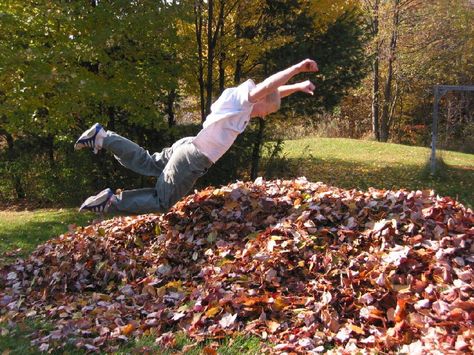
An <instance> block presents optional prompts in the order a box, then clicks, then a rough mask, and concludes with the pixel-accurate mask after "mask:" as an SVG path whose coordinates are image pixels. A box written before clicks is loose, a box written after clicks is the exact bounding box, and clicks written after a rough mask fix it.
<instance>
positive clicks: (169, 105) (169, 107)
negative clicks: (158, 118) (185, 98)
mask: <svg viewBox="0 0 474 355" xmlns="http://www.w3.org/2000/svg"><path fill="white" fill-rule="evenodd" d="M175 100H176V90H175V89H172V90H170V91H169V92H168V97H167V98H166V109H165V112H166V115H167V116H168V127H170V128H171V127H173V126H175V125H176V118H175V115H174V102H175Z"/></svg>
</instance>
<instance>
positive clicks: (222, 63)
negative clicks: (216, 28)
mask: <svg viewBox="0 0 474 355" xmlns="http://www.w3.org/2000/svg"><path fill="white" fill-rule="evenodd" d="M220 36H221V38H223V37H224V25H222V26H221V30H220ZM225 59H226V54H225V50H224V46H223V45H222V44H221V46H220V52H219V94H222V92H223V91H224V88H225Z"/></svg>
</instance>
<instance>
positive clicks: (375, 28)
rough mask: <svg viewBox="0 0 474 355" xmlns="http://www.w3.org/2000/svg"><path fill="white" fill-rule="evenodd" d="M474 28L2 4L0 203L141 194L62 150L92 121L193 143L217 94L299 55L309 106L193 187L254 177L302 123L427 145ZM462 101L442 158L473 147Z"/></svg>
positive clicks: (423, 20)
mask: <svg viewBox="0 0 474 355" xmlns="http://www.w3.org/2000/svg"><path fill="white" fill-rule="evenodd" d="M473 17H474V9H473V7H472V6H471V5H469V2H468V1H464V0H456V1H454V2H453V1H447V0H436V1H430V2H426V1H420V0H394V1H379V0H359V1H355V0H354V1H350V0H338V1H326V0H320V1H299V0H288V1H283V0H273V1H270V0H256V1H248V0H212V1H211V0H207V1H204V0H182V1H178V0H174V1H164V0H163V1H156V0H154V1H151V0H144V1H136V2H130V1H113V2H109V1H89V2H62V1H41V0H40V1H34V2H33V1H27V2H26V3H25V1H7V2H2V4H0V26H1V31H0V174H1V180H0V199H1V200H4V201H10V200H15V199H18V198H29V199H31V200H35V201H40V202H57V201H62V202H64V201H65V202H66V203H74V204H76V203H77V202H78V201H81V200H82V199H83V198H84V197H85V196H87V195H88V194H90V193H91V192H93V191H96V190H98V189H100V188H102V187H105V186H113V187H123V186H127V187H130V188H133V187H139V186H144V185H148V184H150V183H151V181H148V180H147V178H143V177H137V176H135V175H131V174H129V173H128V172H127V171H126V170H125V169H122V168H121V167H120V166H119V165H118V164H117V163H116V162H115V161H114V159H113V158H112V157H110V156H107V155H105V154H101V153H99V155H98V157H91V155H90V154H88V153H90V152H74V151H73V150H72V143H73V142H74V140H75V138H76V137H77V135H78V134H79V133H80V132H82V130H83V129H84V128H85V127H87V126H89V125H90V124H91V123H93V122H96V121H99V122H102V123H103V124H104V125H105V126H107V128H109V129H111V130H116V131H118V132H120V133H121V134H123V135H125V136H127V137H129V138H131V139H132V140H135V141H136V142H137V143H139V144H141V145H143V146H145V147H146V148H147V149H149V150H150V151H154V150H159V149H161V148H162V147H164V146H167V145H169V144H171V143H172V142H173V141H174V140H175V139H177V138H180V137H182V136H185V135H192V134H195V133H196V132H197V131H198V130H199V127H200V124H201V122H202V121H203V120H204V119H205V117H206V115H207V114H208V113H209V111H210V106H211V104H212V102H213V101H215V99H216V98H217V97H218V96H219V95H220V93H221V92H222V91H223V90H224V88H226V87H229V86H234V85H237V84H239V83H241V82H242V81H244V80H246V79H247V78H253V79H254V80H256V81H259V80H261V79H263V78H264V77H265V76H267V75H269V74H271V73H272V72H274V71H276V70H279V69H281V68H283V67H286V66H288V65H291V64H293V63H294V62H296V61H299V60H301V59H303V58H307V57H311V58H315V59H316V60H317V61H318V63H319V64H320V69H321V71H320V73H318V75H317V78H316V79H315V80H314V81H315V83H316V84H317V93H316V94H315V96H314V97H306V96H304V95H295V96H294V97H292V98H289V99H287V100H285V101H284V106H283V110H281V111H280V112H279V113H278V114H277V115H274V116H273V117H271V118H269V119H267V120H265V121H264V120H256V122H255V123H253V124H252V126H251V127H250V129H248V131H247V132H246V133H245V134H243V135H242V136H241V137H239V140H238V142H237V144H236V145H235V146H234V147H233V148H232V149H231V151H229V152H228V153H227V154H226V155H225V156H224V158H223V159H222V160H221V161H219V162H218V164H216V166H214V167H213V168H212V169H213V172H212V174H208V175H207V176H206V177H205V179H203V180H202V181H201V184H203V185H204V184H206V185H207V184H222V183H226V182H229V181H233V180H235V179H237V178H244V179H245V178H251V177H252V178H253V177H256V176H257V175H260V174H265V171H267V170H268V167H269V164H270V163H271V160H272V159H273V158H275V157H277V156H278V155H279V154H280V152H281V144H282V143H281V142H282V139H284V138H288V137H290V136H291V134H295V132H298V131H299V130H298V127H301V129H300V131H302V132H303V134H308V133H320V132H322V133H323V134H324V135H327V136H342V137H344V136H345V137H354V138H360V137H368V136H371V137H372V136H373V137H374V138H375V139H377V140H380V141H388V140H391V141H394V142H402V143H410V144H427V142H428V138H429V132H430V128H429V125H430V118H431V117H430V112H431V100H432V86H433V85H435V84H468V83H472V82H473V76H474V67H473V63H474V58H472V56H473V53H474V50H473V49H474V44H473V38H474V33H473V29H472V26H470V25H469V24H470V23H472V22H473V20H474V18H473ZM298 79H299V78H297V79H296V80H298ZM472 102H473V101H472V95H471V96H469V94H466V95H458V94H452V95H448V96H446V97H445V98H444V100H443V102H442V105H441V106H442V108H443V110H444V111H445V112H443V113H444V114H443V115H441V116H442V119H443V121H442V123H441V125H440V127H442V132H441V134H442V135H443V138H442V141H443V142H444V144H445V145H446V146H449V147H450V148H461V147H462V149H464V150H467V151H472V149H473V147H474V143H473V141H472V140H473V138H472V137H473V134H472V132H473V130H474V128H473V122H472V112H473V110H472V105H473V103H472ZM288 127H293V128H294V129H291V130H289V129H288ZM454 138H455V139H454ZM262 157H264V158H265V159H264V160H263V161H262ZM78 187H79V188H78Z"/></svg>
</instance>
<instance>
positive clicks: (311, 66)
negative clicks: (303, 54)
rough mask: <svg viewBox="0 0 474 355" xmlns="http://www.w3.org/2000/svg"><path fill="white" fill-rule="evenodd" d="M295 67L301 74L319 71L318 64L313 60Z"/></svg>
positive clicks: (304, 61) (307, 60) (306, 60)
mask: <svg viewBox="0 0 474 355" xmlns="http://www.w3.org/2000/svg"><path fill="white" fill-rule="evenodd" d="M295 67H296V70H297V71H298V72H299V73H303V72H317V71H319V68H318V64H317V63H316V62H315V61H314V60H312V59H305V60H303V61H302V62H299V63H298V64H296V65H295Z"/></svg>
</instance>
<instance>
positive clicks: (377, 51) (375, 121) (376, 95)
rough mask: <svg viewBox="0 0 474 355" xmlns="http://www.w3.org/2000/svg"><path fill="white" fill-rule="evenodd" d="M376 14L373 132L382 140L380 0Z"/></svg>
mask: <svg viewBox="0 0 474 355" xmlns="http://www.w3.org/2000/svg"><path fill="white" fill-rule="evenodd" d="M373 11H374V14H373V20H372V34H373V35H374V36H375V38H377V39H376V42H375V58H374V61H373V63H372V133H373V134H374V138H375V139H376V140H377V141H380V129H379V105H380V102H379V63H380V41H379V39H378V35H379V0H375V3H374V9H373Z"/></svg>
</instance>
